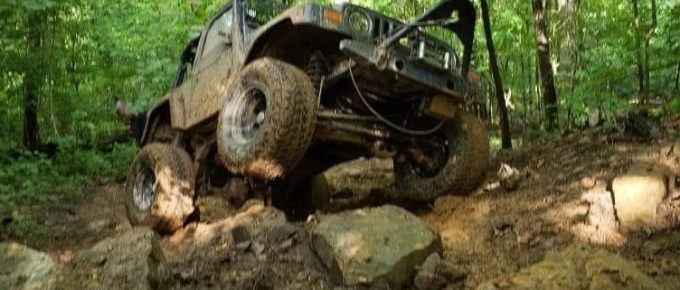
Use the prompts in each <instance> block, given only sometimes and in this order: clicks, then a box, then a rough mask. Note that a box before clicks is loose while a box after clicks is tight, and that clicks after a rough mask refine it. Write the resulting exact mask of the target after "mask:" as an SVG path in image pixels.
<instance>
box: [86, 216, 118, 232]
mask: <svg viewBox="0 0 680 290" xmlns="http://www.w3.org/2000/svg"><path fill="white" fill-rule="evenodd" d="M112 227H113V221H112V220H110V219H101V220H96V221H92V222H90V223H89V224H88V225H87V229H88V230H90V231H92V232H100V231H102V230H104V229H106V228H112Z"/></svg>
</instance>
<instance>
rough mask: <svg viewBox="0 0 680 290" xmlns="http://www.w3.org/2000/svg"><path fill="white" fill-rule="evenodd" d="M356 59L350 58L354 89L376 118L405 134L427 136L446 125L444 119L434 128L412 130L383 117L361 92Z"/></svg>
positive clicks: (350, 71)
mask: <svg viewBox="0 0 680 290" xmlns="http://www.w3.org/2000/svg"><path fill="white" fill-rule="evenodd" d="M353 62H354V60H352V59H350V65H349V76H350V78H351V79H352V84H353V85H354V89H355V90H356V91H357V94H358V95H359V99H361V102H363V103H364V106H366V108H367V109H368V110H369V111H370V112H371V113H372V114H373V115H375V117H376V118H378V119H379V120H380V121H381V122H383V123H385V125H387V126H389V127H390V128H392V129H394V130H397V131H399V132H401V133H404V134H409V135H417V136H425V135H430V134H432V133H434V132H436V131H437V130H439V129H440V128H441V127H442V126H444V121H442V122H441V123H439V124H437V126H434V128H432V129H429V130H423V131H421V130H411V129H408V128H405V127H403V126H399V125H397V124H394V123H392V122H391V121H390V120H388V119H387V118H385V117H383V115H381V114H380V113H378V111H376V110H375V109H374V108H373V107H372V106H371V105H370V104H369V103H368V101H366V98H364V95H363V94H362V93H361V90H360V89H359V85H357V82H356V80H355V79H354V73H353V72H352V63H353Z"/></svg>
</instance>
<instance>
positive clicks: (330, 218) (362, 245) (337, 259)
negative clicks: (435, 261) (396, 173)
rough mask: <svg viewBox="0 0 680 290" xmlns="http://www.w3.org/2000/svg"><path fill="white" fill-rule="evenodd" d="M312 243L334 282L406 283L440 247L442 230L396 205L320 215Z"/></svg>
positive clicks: (395, 286)
mask: <svg viewBox="0 0 680 290" xmlns="http://www.w3.org/2000/svg"><path fill="white" fill-rule="evenodd" d="M312 243H313V246H314V250H315V251H316V253H317V255H318V256H319V257H320V258H321V260H322V261H323V263H324V264H325V266H326V268H327V269H329V272H330V274H331V278H332V280H334V281H335V282H339V281H344V283H346V284H348V285H349V286H356V285H359V284H367V285H370V286H372V287H376V288H377V287H379V288H387V287H389V288H392V289H401V288H404V287H406V286H407V285H408V284H409V283H410V282H411V281H412V279H413V277H414V274H415V267H416V265H419V264H421V263H422V262H423V261H425V259H426V258H427V257H428V256H429V255H430V254H432V253H434V252H437V251H439V250H440V249H441V238H440V237H439V235H438V234H436V233H435V232H433V231H432V230H431V229H430V228H429V227H428V226H427V225H426V224H425V223H424V222H423V221H421V220H420V219H419V218H417V217H416V216H414V215H412V214H411V213H409V212H408V211H406V210H404V209H401V208H399V207H395V206H391V205H385V206H381V207H376V208H370V209H361V210H354V211H348V212H343V213H339V214H332V215H325V216H320V217H319V218H318V223H317V224H316V225H315V226H314V229H313V240H312Z"/></svg>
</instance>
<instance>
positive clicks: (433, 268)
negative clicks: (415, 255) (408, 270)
mask: <svg viewBox="0 0 680 290" xmlns="http://www.w3.org/2000/svg"><path fill="white" fill-rule="evenodd" d="M440 262H441V257H439V254H437V253H432V254H430V255H429V256H428V257H427V259H425V262H423V263H422V264H421V265H420V266H419V267H418V273H417V274H416V277H415V279H413V286H415V287H416V289H418V290H439V289H441V288H442V286H443V285H444V283H445V281H444V280H443V279H441V278H440V277H437V265H438V264H439V263H440ZM437 278H440V279H437Z"/></svg>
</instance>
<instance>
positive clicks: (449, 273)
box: [437, 260, 467, 283]
mask: <svg viewBox="0 0 680 290" xmlns="http://www.w3.org/2000/svg"><path fill="white" fill-rule="evenodd" d="M437 276H439V277H442V278H443V279H444V280H445V281H446V282H448V283H456V282H459V281H462V280H463V279H465V277H467V274H465V272H463V271H462V270H460V269H458V268H456V267H454V266H453V264H452V263H451V262H449V261H445V260H442V261H439V264H437Z"/></svg>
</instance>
